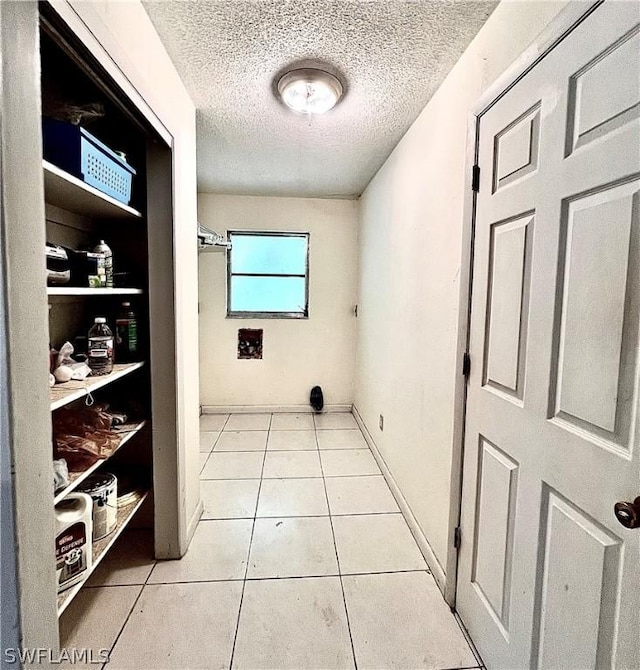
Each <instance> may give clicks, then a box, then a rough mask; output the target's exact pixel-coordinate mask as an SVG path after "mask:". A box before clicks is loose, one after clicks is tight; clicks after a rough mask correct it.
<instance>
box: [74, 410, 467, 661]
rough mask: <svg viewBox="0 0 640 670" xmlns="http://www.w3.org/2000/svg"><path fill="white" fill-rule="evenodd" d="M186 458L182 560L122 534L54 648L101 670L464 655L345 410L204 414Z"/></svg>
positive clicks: (147, 539)
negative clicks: (189, 499) (188, 486)
mask: <svg viewBox="0 0 640 670" xmlns="http://www.w3.org/2000/svg"><path fill="white" fill-rule="evenodd" d="M200 459H201V475H200V477H201V485H202V498H203V502H204V514H203V517H202V520H201V521H200V523H199V524H198V528H197V530H196V532H195V535H194V538H193V540H192V543H191V546H190V548H189V551H188V552H187V554H186V556H185V557H184V558H183V559H182V560H180V561H155V560H154V559H153V558H152V546H151V534H150V533H149V532H147V531H128V532H125V533H124V534H123V536H122V538H121V539H120V540H118V542H117V543H116V545H115V546H114V548H113V550H112V551H111V552H110V554H109V555H108V556H107V558H106V559H105V561H104V562H103V563H102V564H101V566H100V567H99V568H98V569H97V570H96V572H95V573H94V575H93V576H92V578H91V580H90V582H89V584H88V585H87V587H86V588H84V589H83V590H82V591H81V592H80V594H79V595H78V596H77V597H76V599H75V600H74V601H73V602H72V604H71V605H70V607H69V609H68V610H67V612H65V614H64V615H63V617H62V619H61V645H62V646H64V647H67V648H71V647H76V648H91V649H94V650H99V649H104V648H108V649H110V650H111V656H110V662H109V663H108V664H107V665H106V666H104V667H105V668H108V669H109V670H118V669H120V668H140V669H143V670H144V669H153V670H162V669H164V668H180V669H183V670H186V669H187V668H227V669H228V668H237V669H241V668H245V669H247V670H249V669H251V670H253V669H258V668H269V669H272V670H279V669H284V668H291V669H295V670H302V669H304V668H310V669H323V670H327V669H334V668H335V669H337V668H360V669H365V668H377V669H384V668H406V669H407V670H414V669H417V668H433V669H439V670H450V669H458V668H476V667H479V665H478V661H477V659H476V658H475V657H474V655H473V653H472V651H471V649H470V648H469V646H468V645H467V642H466V641H465V638H464V636H463V634H462V632H461V630H460V628H459V627H458V625H457V623H456V620H455V618H454V617H453V615H452V614H451V612H450V611H449V608H448V607H447V605H446V604H445V603H444V601H443V599H442V597H441V595H440V592H439V591H438V588H437V586H436V584H435V582H434V580H433V578H432V576H431V575H430V573H429V572H428V570H427V566H426V564H425V562H424V559H423V557H422V555H421V553H420V551H419V549H418V546H417V545H416V543H415V541H414V540H413V537H412V535H411V533H410V531H409V528H408V526H407V524H406V523H405V521H404V518H403V517H402V515H401V514H400V511H399V509H398V506H397V504H396V502H395V500H394V498H393V496H392V495H391V492H390V490H389V488H388V486H387V484H386V482H385V480H384V478H383V476H382V474H381V472H380V470H379V468H378V466H377V464H376V461H375V459H374V458H373V456H372V454H371V452H370V451H369V449H368V447H367V444H366V442H365V441H364V439H363V437H362V434H361V433H360V431H359V430H358V426H357V424H356V422H355V420H354V419H353V417H352V416H351V415H350V414H326V415H320V416H315V417H314V416H312V415H306V414H302V415H294V414H274V415H270V414H234V415H231V416H229V415H209V416H203V417H202V418H201V436H200ZM76 667H78V666H77V665H75V666H74V668H76ZM92 667H96V666H95V665H94V666H92Z"/></svg>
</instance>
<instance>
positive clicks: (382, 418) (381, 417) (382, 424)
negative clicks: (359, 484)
mask: <svg viewBox="0 0 640 670" xmlns="http://www.w3.org/2000/svg"><path fill="white" fill-rule="evenodd" d="M378 426H379V427H380V430H384V417H383V416H382V414H381V415H380V419H379V421H378Z"/></svg>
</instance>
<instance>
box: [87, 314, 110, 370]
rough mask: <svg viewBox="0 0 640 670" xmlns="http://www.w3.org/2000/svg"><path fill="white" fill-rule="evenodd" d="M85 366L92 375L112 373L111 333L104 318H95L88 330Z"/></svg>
mask: <svg viewBox="0 0 640 670" xmlns="http://www.w3.org/2000/svg"><path fill="white" fill-rule="evenodd" d="M87 365H88V366H89V367H90V368H91V374H94V375H108V374H109V373H111V372H112V371H113V333H112V332H111V329H110V328H109V326H107V320H106V319H105V318H104V316H96V318H95V323H94V324H93V326H91V330H89V346H88V359H87Z"/></svg>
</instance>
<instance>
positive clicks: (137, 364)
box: [41, 17, 154, 616]
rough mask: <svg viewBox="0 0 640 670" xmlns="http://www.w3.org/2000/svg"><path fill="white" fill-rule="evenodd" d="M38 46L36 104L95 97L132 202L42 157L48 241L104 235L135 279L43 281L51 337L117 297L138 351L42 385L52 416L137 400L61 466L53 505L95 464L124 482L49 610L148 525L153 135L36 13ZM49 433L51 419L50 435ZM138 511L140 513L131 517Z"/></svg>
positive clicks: (77, 241)
mask: <svg viewBox="0 0 640 670" xmlns="http://www.w3.org/2000/svg"><path fill="white" fill-rule="evenodd" d="M41 56H42V58H41V65H42V95H43V97H42V108H43V114H48V113H49V114H50V115H53V114H51V112H54V113H55V111H56V110H59V108H60V107H61V106H64V105H72V106H73V105H86V104H87V103H98V104H99V105H101V106H102V107H103V109H104V116H103V117H102V118H100V119H98V120H97V121H96V122H95V123H94V124H91V125H90V126H89V131H90V132H91V133H92V134H95V135H96V136H97V137H98V138H99V139H101V140H102V141H104V142H105V144H107V145H110V146H114V148H117V149H121V148H124V149H125V150H126V154H127V156H128V157H130V158H128V161H129V162H130V163H131V165H133V166H134V167H135V169H136V170H137V175H136V176H135V177H134V183H133V192H132V205H126V204H123V203H121V202H119V201H118V200H116V199H114V198H112V197H111V196H109V195H107V194H105V193H102V192H101V191H100V190H99V189H96V188H94V187H92V186H89V185H87V184H85V183H84V182H83V181H82V180H81V179H79V178H77V177H76V176H74V175H72V174H69V173H67V172H65V171H64V170H63V169H61V168H60V167H58V166H56V165H54V164H52V163H50V162H48V161H47V160H43V176H44V195H45V214H46V236H47V241H48V242H51V243H53V244H62V245H64V246H68V247H71V248H84V249H90V248H92V247H93V246H94V245H95V244H97V242H98V240H100V239H104V240H105V241H106V242H107V244H109V246H110V247H111V248H112V250H113V254H114V270H115V271H125V272H126V274H127V276H128V277H131V282H130V283H131V284H134V285H133V286H127V287H123V288H121V287H114V288H89V287H82V286H65V285H59V286H49V287H47V297H48V301H49V337H50V342H51V344H52V346H54V348H56V349H58V348H59V347H60V346H61V345H62V344H63V343H64V342H65V341H67V340H68V341H71V340H72V339H73V338H74V337H75V336H78V335H85V336H86V334H87V332H88V329H89V327H90V326H91V324H92V322H93V318H94V317H95V316H105V317H106V318H107V323H108V324H109V325H110V326H111V329H112V331H115V316H116V314H117V311H118V306H119V303H120V302H121V301H122V299H125V300H128V301H131V302H132V304H133V305H134V307H135V311H136V315H137V322H138V344H139V350H140V351H141V355H140V360H137V361H134V362H126V363H119V362H118V361H117V359H116V363H115V365H114V368H113V372H112V373H110V374H108V375H104V376H97V377H93V376H89V377H87V378H86V379H85V380H83V381H73V380H72V381H70V382H67V383H64V384H56V385H55V386H54V387H52V388H51V389H50V401H51V402H50V409H51V413H52V419H53V418H54V417H55V413H56V412H58V411H59V410H62V409H63V408H67V409H71V410H73V409H74V408H82V407H83V406H84V404H85V403H86V404H92V403H93V402H95V403H101V402H103V401H105V402H107V403H113V404H114V405H115V406H116V407H118V406H122V405H123V404H124V405H125V406H126V405H129V404H131V403H133V405H132V406H135V407H136V408H137V410H138V411H136V412H134V418H132V419H129V421H128V423H126V424H125V425H123V426H121V427H120V428H119V429H115V428H114V429H113V432H114V433H115V434H116V435H118V437H119V438H120V439H119V442H118V443H117V445H115V447H113V448H112V449H111V451H110V453H109V454H108V455H107V456H106V457H104V458H101V459H100V460H98V461H97V462H95V463H94V464H93V465H91V466H90V467H87V468H85V469H83V470H81V471H74V472H70V477H69V482H68V484H67V485H66V486H65V487H64V488H63V489H62V490H58V491H56V492H55V493H54V494H53V495H52V503H51V504H52V506H53V505H55V504H57V503H59V502H60V501H61V500H63V499H64V498H65V496H67V495H68V494H69V493H72V492H73V491H75V490H76V489H77V488H78V486H79V485H80V484H81V483H82V482H84V481H85V480H86V479H87V477H89V476H90V475H91V474H94V473H96V472H111V471H113V472H115V473H116V476H117V477H118V484H119V485H120V484H121V479H120V474H121V473H124V477H123V479H125V480H126V483H125V485H124V489H125V490H124V491H121V490H120V489H119V490H118V498H119V501H118V510H117V523H116V527H115V529H114V530H113V531H112V532H111V533H109V535H107V536H106V537H104V538H101V539H98V540H95V541H94V542H93V547H92V563H91V568H90V569H89V570H88V571H87V572H86V574H85V576H84V578H83V581H81V582H79V583H78V584H76V585H74V586H72V587H70V588H67V589H66V590H64V591H62V592H60V593H59V594H58V597H57V611H58V616H61V615H62V614H63V612H64V611H65V609H66V608H67V607H68V605H69V604H70V603H71V601H72V600H73V598H74V596H75V595H76V594H77V593H78V592H79V591H80V590H81V588H82V587H83V585H84V584H85V583H86V581H87V579H89V577H90V575H91V573H92V572H93V571H94V570H95V569H96V568H97V566H98V565H99V564H100V562H101V561H102V559H103V558H104V557H105V556H106V554H107V553H108V551H109V549H110V548H111V547H112V546H113V544H114V542H115V541H116V540H117V538H118V536H119V535H120V534H121V533H122V532H123V531H124V530H125V528H126V527H127V526H128V525H129V524H130V523H132V522H134V521H135V522H136V523H137V524H138V525H140V526H145V525H147V526H148V525H150V524H149V521H148V520H149V519H151V518H153V492H152V487H151V482H152V481H153V466H154V464H153V444H152V442H153V430H152V416H151V408H152V404H153V403H152V394H153V388H152V382H151V373H150V370H149V365H147V363H146V361H145V358H146V357H147V356H148V352H149V348H150V342H151V339H152V336H151V333H150V325H149V311H150V309H149V301H148V289H149V261H148V256H149V235H150V233H149V231H148V225H149V222H148V220H147V215H146V213H145V208H146V197H147V184H146V175H147V167H146V162H147V157H148V145H149V142H150V141H152V139H153V138H152V136H151V134H150V132H149V130H148V129H146V128H145V127H144V124H143V123H141V122H140V121H139V120H138V119H137V118H136V114H135V110H133V109H130V108H127V104H126V102H125V101H123V100H121V99H118V98H117V97H114V87H113V84H111V83H110V82H109V81H105V79H104V75H103V74H102V73H98V72H96V71H94V70H92V67H91V60H90V59H87V60H85V59H83V56H82V53H81V52H80V53H79V52H78V51H76V50H75V48H74V46H73V44H71V43H70V42H68V41H67V40H66V38H65V37H64V35H62V34H60V32H59V31H58V29H57V27H56V26H55V25H53V24H51V23H50V22H49V21H47V20H46V18H44V17H42V21H41ZM94 128H95V130H94ZM133 205H135V206H133ZM128 283H129V282H128ZM140 408H142V411H140ZM138 414H140V415H141V416H140V417H138ZM55 439H56V435H55V422H54V436H53V440H54V443H55ZM129 480H130V481H129ZM122 494H124V495H122ZM145 503H147V504H148V505H149V506H148V507H147V505H145ZM143 506H145V508H146V509H147V513H146V514H145V513H142V512H141V509H142V508H143ZM139 511H140V512H141V514H140V515H138V512H139ZM140 516H142V517H143V518H142V520H139V517H140ZM53 551H54V547H53V546H52V547H51V552H52V553H53Z"/></svg>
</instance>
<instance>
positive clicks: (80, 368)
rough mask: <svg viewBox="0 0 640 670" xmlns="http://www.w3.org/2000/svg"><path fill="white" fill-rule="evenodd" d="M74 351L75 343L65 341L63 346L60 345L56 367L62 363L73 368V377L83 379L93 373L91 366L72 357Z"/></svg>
mask: <svg viewBox="0 0 640 670" xmlns="http://www.w3.org/2000/svg"><path fill="white" fill-rule="evenodd" d="M72 353H73V344H71V342H65V343H64V344H63V345H62V347H60V351H59V352H58V358H57V359H56V365H55V367H56V369H57V368H59V367H60V366H61V365H66V366H67V367H69V368H71V379H76V380H78V381H82V380H83V379H86V378H87V377H88V376H89V375H90V374H91V368H90V367H89V366H88V365H87V364H86V363H77V362H76V361H74V360H73V358H71V354H72Z"/></svg>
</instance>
